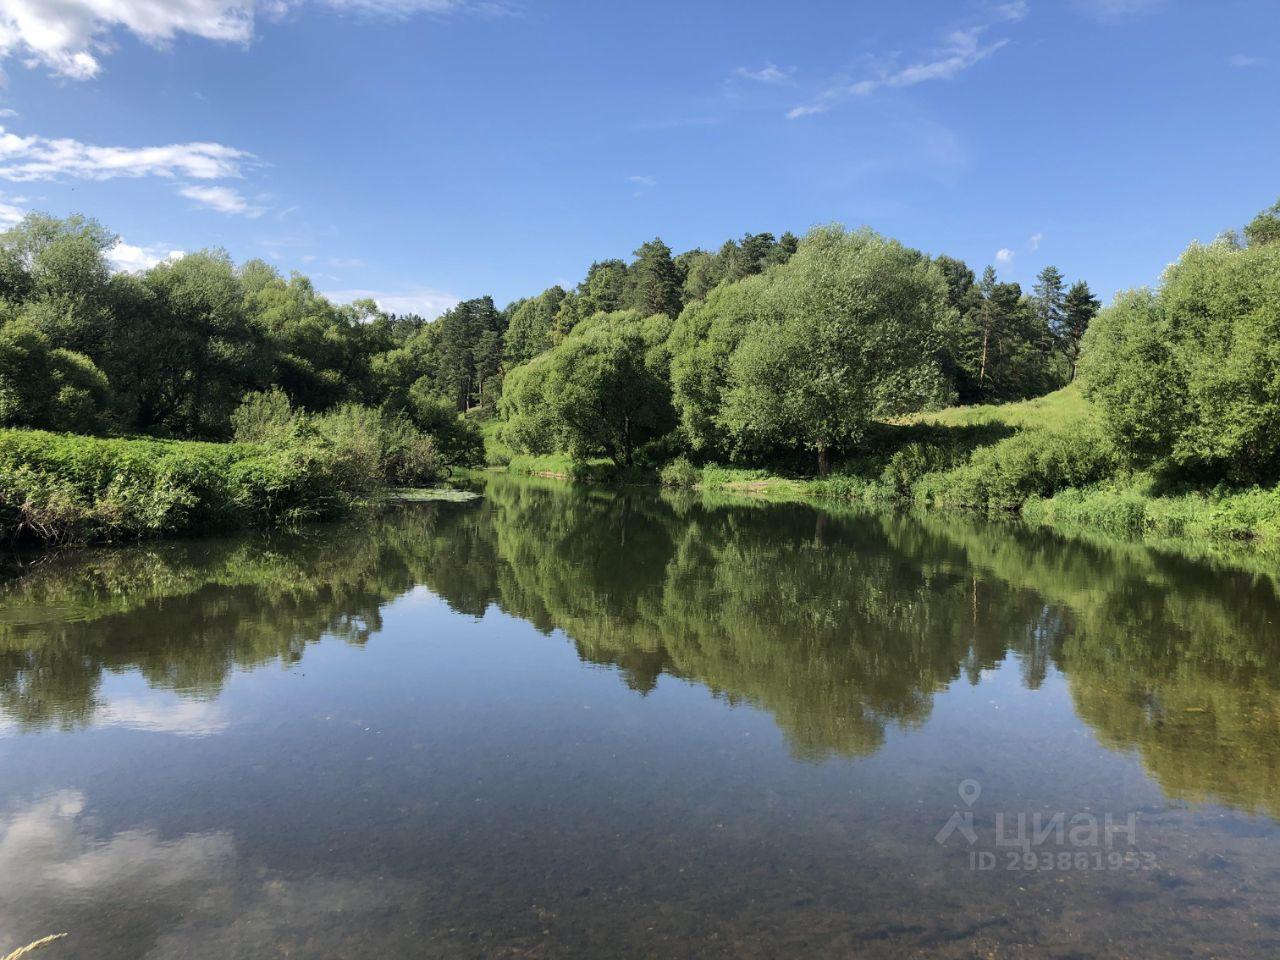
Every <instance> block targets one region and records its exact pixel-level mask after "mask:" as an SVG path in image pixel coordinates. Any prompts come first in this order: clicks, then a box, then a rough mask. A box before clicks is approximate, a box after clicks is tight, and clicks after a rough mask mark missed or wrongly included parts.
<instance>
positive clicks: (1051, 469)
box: [916, 429, 1115, 510]
mask: <svg viewBox="0 0 1280 960" xmlns="http://www.w3.org/2000/svg"><path fill="white" fill-rule="evenodd" d="M1114 469H1115V454H1114V451H1113V448H1112V446H1111V444H1110V443H1109V442H1107V440H1106V439H1105V438H1104V437H1102V436H1101V435H1100V434H1099V433H1098V432H1097V431H1095V430H1091V429H1081V430H1075V431H1072V432H1065V431H1057V430H1039V431H1027V432H1023V433H1018V434H1015V435H1013V436H1012V437H1009V438H1007V439H1005V440H1001V441H1000V442H999V443H996V444H994V445H992V446H989V447H981V448H979V449H978V450H975V451H974V453H973V455H972V456H971V457H970V458H969V462H968V463H966V464H965V465H963V466H961V467H958V468H956V469H954V470H949V471H947V472H945V473H941V474H931V475H928V476H926V477H924V478H923V479H922V480H920V481H919V482H918V483H917V484H916V496H917V498H918V499H921V500H924V501H925V502H929V503H937V504H948V505H953V506H966V507H987V508H991V509H1004V510H1016V509H1019V508H1020V507H1021V506H1022V505H1023V504H1024V503H1025V502H1026V501H1027V500H1028V499H1030V498H1032V497H1048V496H1052V495H1053V494H1054V493H1056V492H1057V491H1059V490H1064V489H1066V488H1068V487H1081V486H1085V485H1087V484H1090V483H1094V482H1096V481H1098V480H1101V479H1102V478H1103V477H1105V476H1107V475H1108V474H1109V473H1111V472H1112V471H1113V470H1114Z"/></svg>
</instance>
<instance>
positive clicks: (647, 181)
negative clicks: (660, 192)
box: [627, 175, 658, 187]
mask: <svg viewBox="0 0 1280 960" xmlns="http://www.w3.org/2000/svg"><path fill="white" fill-rule="evenodd" d="M627 179H628V180H630V181H631V182H632V183H634V184H637V185H639V186H641V187H656V186H657V185H658V181H657V178H656V177H648V176H639V175H637V176H633V177H627Z"/></svg>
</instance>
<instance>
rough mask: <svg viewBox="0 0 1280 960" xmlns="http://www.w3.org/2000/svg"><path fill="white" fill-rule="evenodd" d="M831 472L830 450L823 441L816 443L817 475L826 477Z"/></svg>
mask: <svg viewBox="0 0 1280 960" xmlns="http://www.w3.org/2000/svg"><path fill="white" fill-rule="evenodd" d="M830 474H831V451H830V450H828V449H827V445H826V444H825V443H822V444H819V445H818V476H820V477H826V476H829V475H830Z"/></svg>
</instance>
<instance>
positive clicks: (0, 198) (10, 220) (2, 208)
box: [0, 194, 27, 230]
mask: <svg viewBox="0 0 1280 960" xmlns="http://www.w3.org/2000/svg"><path fill="white" fill-rule="evenodd" d="M23 199H24V198H22V197H6V196H4V195H3V194H0V227H3V228H4V229H6V230H7V229H8V228H9V227H12V226H13V225H14V224H16V223H17V222H18V221H19V220H21V219H22V218H23V217H25V216H26V215H27V211H26V210H24V209H23V208H22V207H20V206H18V204H20V203H22V202H23Z"/></svg>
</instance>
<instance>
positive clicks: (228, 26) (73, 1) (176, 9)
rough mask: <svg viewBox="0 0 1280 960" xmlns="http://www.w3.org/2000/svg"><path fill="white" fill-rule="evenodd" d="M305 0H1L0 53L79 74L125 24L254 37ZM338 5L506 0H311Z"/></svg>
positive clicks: (498, 1)
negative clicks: (257, 27) (264, 23)
mask: <svg viewBox="0 0 1280 960" xmlns="http://www.w3.org/2000/svg"><path fill="white" fill-rule="evenodd" d="M303 2H304V0H0V58H5V57H13V56H17V57H19V58H21V59H22V61H23V63H25V64H26V65H27V66H29V67H44V68H45V69H48V70H50V71H52V72H53V73H55V74H58V75H60V76H63V77H67V78H69V79H72V80H90V79H93V78H94V77H96V76H97V75H98V74H99V73H100V72H101V71H102V62H101V59H100V58H101V56H102V55H103V54H105V53H110V52H111V50H112V46H113V44H112V37H113V35H114V34H115V33H117V32H120V31H125V32H128V33H131V34H133V35H134V36H136V37H138V38H139V39H140V40H142V41H144V42H145V43H149V44H151V45H152V46H156V47H163V46H165V45H167V44H168V43H170V42H171V41H172V40H173V39H174V38H175V37H178V36H180V35H189V36H193V37H200V38H202V39H205V40H215V41H222V42H226V43H240V44H247V43H249V41H251V40H252V39H253V36H254V19H255V16H256V15H258V14H263V15H266V16H268V17H273V16H280V15H282V14H284V13H287V12H288V11H289V10H291V9H293V8H295V7H299V6H302V5H303ZM311 2H312V3H313V5H320V6H326V7H329V8H331V9H333V10H337V11H339V12H348V11H349V12H354V13H361V14H366V15H370V16H384V17H385V16H392V17H407V16H412V15H414V14H422V13H426V14H446V13H455V12H464V11H474V12H478V13H491V14H496V13H503V12H507V10H508V9H509V8H508V6H507V4H506V3H505V2H503V0H311Z"/></svg>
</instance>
